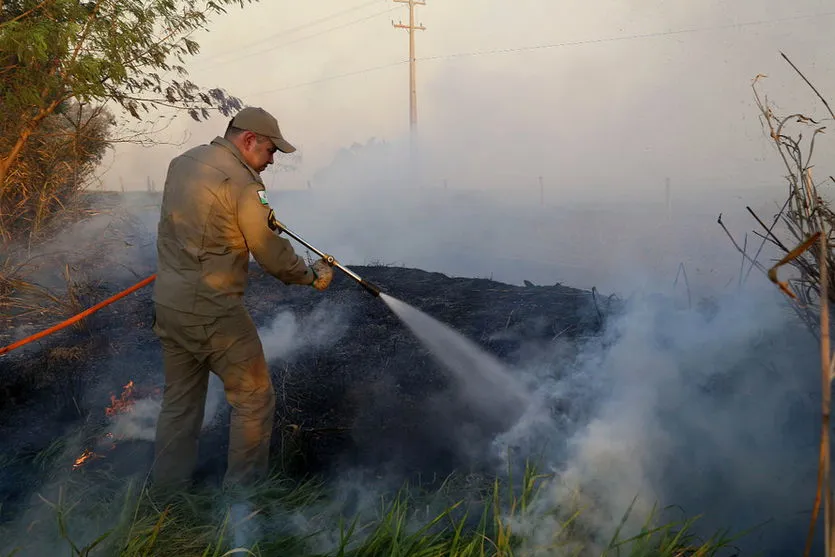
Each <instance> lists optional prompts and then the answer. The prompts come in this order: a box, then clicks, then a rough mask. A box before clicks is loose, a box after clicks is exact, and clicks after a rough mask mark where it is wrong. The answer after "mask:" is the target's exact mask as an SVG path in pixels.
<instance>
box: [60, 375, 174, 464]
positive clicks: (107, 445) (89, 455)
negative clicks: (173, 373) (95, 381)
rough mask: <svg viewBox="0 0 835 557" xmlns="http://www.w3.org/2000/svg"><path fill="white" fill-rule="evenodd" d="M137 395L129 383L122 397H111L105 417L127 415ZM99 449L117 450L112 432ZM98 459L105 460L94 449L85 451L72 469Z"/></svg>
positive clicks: (157, 390)
mask: <svg viewBox="0 0 835 557" xmlns="http://www.w3.org/2000/svg"><path fill="white" fill-rule="evenodd" d="M153 392H154V393H155V394H156V393H158V392H159V389H154V390H153ZM135 395H136V385H135V384H134V382H133V381H132V380H131V381H128V383H127V384H126V385H125V386H124V387H122V395H121V396H120V397H119V398H116V396H115V395H112V394H111V395H110V406H108V407H107V408H105V409H104V414H105V416H107V417H109V418H114V417H116V416H118V415H119V414H126V413H128V412H130V411H131V410H132V409H133V405H134V404H135ZM97 447H99V448H101V449H103V450H108V451H112V450H113V449H115V448H116V443H115V441H114V435H113V433H112V432H110V431H108V432H107V433H106V434H104V435H103V436H102V437H101V438H100V439H99V441H98V444H97ZM97 458H104V456H103V455H101V454H99V453H96V452H94V451H93V449H85V450H84V452H83V453H81V455H80V456H79V457H78V458H76V459H75V462H74V463H73V466H72V469H73V470H78V469H79V468H81V467H82V466H84V465H85V464H87V463H88V462H90V461H91V460H94V459H97Z"/></svg>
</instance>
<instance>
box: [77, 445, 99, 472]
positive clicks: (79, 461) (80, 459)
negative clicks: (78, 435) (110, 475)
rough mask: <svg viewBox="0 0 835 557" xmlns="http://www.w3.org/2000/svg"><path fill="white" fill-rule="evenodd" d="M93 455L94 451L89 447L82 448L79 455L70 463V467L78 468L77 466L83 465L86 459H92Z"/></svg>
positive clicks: (94, 454)
mask: <svg viewBox="0 0 835 557" xmlns="http://www.w3.org/2000/svg"><path fill="white" fill-rule="evenodd" d="M95 456H96V453H94V452H93V451H91V450H90V449H84V452H83V453H81V456H79V457H78V458H76V459H75V462H74V463H73V465H72V469H73V470H78V469H79V468H81V467H82V466H84V465H85V464H86V463H87V462H88V461H90V460H92V459H93V457H95Z"/></svg>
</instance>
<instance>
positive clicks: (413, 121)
mask: <svg viewBox="0 0 835 557" xmlns="http://www.w3.org/2000/svg"><path fill="white" fill-rule="evenodd" d="M394 1H395V2H398V3H400V4H408V5H409V25H404V24H403V22H402V21H401V22H400V23H394V21H392V22H391V24H392V25H394V27H396V28H398V29H408V31H409V131H411V132H412V135H413V136H414V132H415V130H416V129H417V86H416V83H415V31H425V30H426V27H424V26H423V24H422V23H421V24H420V25H415V6H425V5H426V2H425V1H424V0H394Z"/></svg>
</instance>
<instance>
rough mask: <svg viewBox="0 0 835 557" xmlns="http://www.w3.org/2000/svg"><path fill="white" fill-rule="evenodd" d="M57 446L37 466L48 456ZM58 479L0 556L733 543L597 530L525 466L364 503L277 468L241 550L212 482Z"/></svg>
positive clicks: (667, 550) (255, 497)
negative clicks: (173, 487) (167, 485)
mask: <svg viewBox="0 0 835 557" xmlns="http://www.w3.org/2000/svg"><path fill="white" fill-rule="evenodd" d="M54 453H55V451H54V449H53V450H52V451H51V453H50V455H48V456H47V457H43V458H42V459H41V462H42V463H43V462H45V461H51V460H54V459H56V458H57V457H54V456H52V455H54ZM59 460H60V459H59ZM58 476H59V477H56V479H55V480H54V481H53V482H52V483H51V485H50V486H45V487H44V488H43V489H42V490H41V493H40V494H39V495H38V497H37V498H36V499H34V500H33V502H32V503H31V504H30V505H29V508H28V509H27V510H26V513H25V514H24V516H22V517H21V518H20V520H19V521H17V522H16V523H13V524H7V525H6V526H4V527H3V528H1V529H0V548H2V550H0V555H21V556H22V555H44V554H50V555H53V554H54V555H69V556H72V557H81V556H98V555H101V556H105V555H107V556H111V555H112V556H119V557H134V556H159V557H167V556H177V557H189V556H195V557H196V556H200V557H208V556H212V557H220V556H226V555H252V556H259V557H260V556H282V557H320V556H321V557H324V556H338V557H384V556H385V557H407V556H408V557H442V556H443V557H447V556H449V557H476V556H478V557H481V556H503V557H504V556H507V557H510V556H531V557H539V556H546V555H548V556H551V555H560V556H562V555H577V556H585V555H605V556H627V557H639V556H640V557H656V556H658V557H662V556H664V557H666V556H670V557H673V556H676V557H679V556H681V557H684V556H688V557H689V556H693V557H695V556H713V555H722V554H724V553H722V550H725V549H728V550H731V549H733V548H732V547H731V546H730V544H731V543H732V541H733V540H732V539H731V538H730V537H729V536H728V535H727V534H726V533H725V532H720V533H718V534H716V535H715V536H713V537H712V538H710V539H706V540H700V539H698V538H697V537H696V536H695V535H694V534H693V525H694V523H695V519H688V520H684V521H681V522H668V523H663V522H660V514H659V513H658V512H656V511H653V512H652V513H650V516H648V517H646V519H645V521H644V522H643V524H642V525H639V526H638V527H637V528H635V527H631V526H630V527H627V526H626V525H627V519H631V518H632V517H631V513H632V511H633V508H632V507H631V506H630V507H629V508H628V509H626V510H625V514H624V517H623V520H622V521H621V524H620V525H613V526H612V527H611V528H610V530H611V531H594V530H593V529H590V526H589V524H588V523H585V522H584V510H583V509H571V510H570V512H569V511H567V510H566V509H559V508H552V506H551V505H549V496H551V495H552V491H551V488H552V482H554V481H556V478H554V477H552V476H549V475H542V474H538V473H537V471H536V470H535V468H534V467H532V466H530V465H528V466H526V468H525V471H524V474H523V475H522V477H520V478H515V479H514V478H512V477H509V478H505V479H503V480H500V479H492V480H491V479H488V478H480V479H478V481H475V482H473V481H472V478H458V477H455V476H453V477H451V478H448V480H447V481H446V482H444V484H443V485H441V486H440V487H435V488H433V489H424V488H422V487H421V486H412V485H404V486H403V487H402V488H401V489H399V490H398V491H396V492H395V493H390V494H388V495H383V494H375V495H374V496H373V497H370V500H372V501H374V502H373V503H369V502H368V500H366V501H365V502H359V503H357V502H356V501H351V500H350V497H347V498H346V496H345V492H344V491H342V492H339V491H338V490H335V488H333V487H328V486H326V485H324V484H323V483H321V482H318V481H290V480H287V479H286V478H282V477H280V476H279V475H275V476H273V477H272V478H270V479H269V480H268V481H267V482H264V483H263V484H262V485H260V486H258V488H257V489H254V490H253V491H252V492H250V493H247V494H243V495H244V496H245V497H246V498H248V500H249V501H250V502H251V503H252V505H253V509H254V510H253V513H252V516H249V517H246V518H247V519H248V520H246V521H245V522H244V526H246V525H251V524H255V525H257V527H258V528H260V532H261V535H260V536H258V537H257V542H256V543H253V544H251V545H249V546H248V547H244V546H242V547H237V546H236V545H235V543H234V531H235V527H236V524H235V520H234V519H233V518H232V515H231V514H230V510H229V509H230V504H231V502H232V496H230V495H229V494H224V493H221V492H220V491H219V490H215V489H210V488H204V489H201V490H192V491H190V492H188V493H179V494H170V495H167V496H166V499H165V500H164V501H163V500H161V499H160V498H159V497H158V496H155V495H154V494H153V493H152V492H150V491H149V490H148V489H146V485H145V483H144V481H143V478H137V479H134V480H132V481H126V480H125V479H124V478H117V477H113V476H112V475H110V474H109V473H108V472H106V471H104V470H102V469H98V470H96V469H94V468H93V467H91V468H90V469H84V468H82V469H80V470H77V471H74V472H72V473H67V474H63V475H58ZM633 503H634V502H633ZM357 508H359V510H357ZM630 524H631V522H630ZM9 544H12V545H9Z"/></svg>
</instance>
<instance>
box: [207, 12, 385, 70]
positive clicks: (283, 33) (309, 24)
mask: <svg viewBox="0 0 835 557" xmlns="http://www.w3.org/2000/svg"><path fill="white" fill-rule="evenodd" d="M379 2H380V0H371V1H370V2H364V3H363V4H359V5H356V6H353V7H351V8H347V9H345V10H341V11H339V12H334V13H332V14H330V15H328V16H325V17H321V18H319V19H316V20H313V21H309V22H307V23H303V24H302V25H297V26H296V27H291V28H290V29H286V30H284V31H280V32H278V33H273V34H272V35H269V36H267V37H264V38H262V39H258V40H256V41H252V42H250V43H248V44H245V45H243V46H241V47H240V48H238V49H237V50H238V52H240V51H242V50H246V49H247V48H249V47H252V46H255V45H259V44H262V43H265V42H269V41H273V40H274V39H276V38H280V37H282V36H286V35H292V34H293V33H294V32H296V31H300V30H303V29H307V28H308V27H314V26H316V25H318V24H319V23H323V22H325V21H328V20H330V19H334V18H336V17H339V16H341V15H345V14H348V13H351V12H355V11H357V10H361V9H363V8H366V7H368V6H371V5H372V4H378V3H379ZM390 11H391V9H388V10H384V11H382V12H378V13H376V14H372V15H370V16H367V17H364V18H361V19H357V20H354V21H349V22H348V23H344V24H341V25H337V26H335V27H330V28H328V29H325V30H323V31H319V32H317V33H314V34H312V35H306V36H304V37H300V38H298V39H294V40H291V41H289V42H286V43H283V44H279V45H277V46H270V47H267V48H264V49H261V50H258V51H256V52H250V53H246V54H242V55H241V56H236V57H234V58H232V59H229V60H221V61H220V62H218V64H217V65H225V64H228V63H230V62H234V61H237V60H241V59H242V58H245V57H247V56H255V55H256V54H262V53H264V52H268V51H270V50H274V49H276V48H281V47H282V46H287V45H290V44H294V43H297V42H300V41H304V40H307V39H310V38H313V37H318V36H319V35H323V34H325V33H329V32H331V31H335V30H337V29H342V28H343V27H348V26H349V25H355V24H357V23H361V22H363V21H366V20H369V19H372V18H375V17H379V16H381V15H383V14H385V13H388V12H390ZM229 54H230V53H224V54H220V55H217V56H213V57H212V58H208V59H206V60H204V61H203V62H202V63H200V64H198V65H197V66H196V68H202V67H206V66H207V65H208V64H209V63H210V62H212V61H214V60H217V59H218V58H223V57H225V56H227V55H229Z"/></svg>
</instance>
